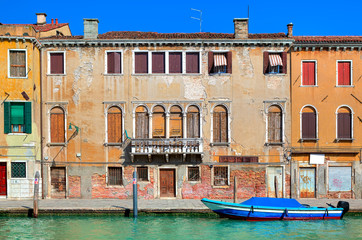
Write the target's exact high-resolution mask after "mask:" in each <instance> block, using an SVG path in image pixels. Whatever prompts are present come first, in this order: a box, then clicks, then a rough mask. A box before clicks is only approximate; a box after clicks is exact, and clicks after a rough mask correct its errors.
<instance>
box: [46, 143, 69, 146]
mask: <svg viewBox="0 0 362 240" xmlns="http://www.w3.org/2000/svg"><path fill="white" fill-rule="evenodd" d="M47 146H48V147H51V146H67V143H47Z"/></svg>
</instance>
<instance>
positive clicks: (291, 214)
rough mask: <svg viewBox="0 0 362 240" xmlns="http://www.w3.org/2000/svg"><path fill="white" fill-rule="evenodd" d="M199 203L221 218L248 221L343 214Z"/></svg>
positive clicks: (333, 210) (326, 210) (329, 210)
mask: <svg viewBox="0 0 362 240" xmlns="http://www.w3.org/2000/svg"><path fill="white" fill-rule="evenodd" d="M201 201H202V202H203V203H204V204H205V205H206V206H207V207H208V208H210V209H211V210H212V211H213V212H215V213H217V214H219V215H220V216H221V217H227V218H231V219H242V220H248V221H273V220H327V219H341V218H342V212H343V208H332V207H331V208H318V207H310V208H309V207H303V208H282V207H263V206H251V205H243V204H236V203H227V202H221V201H213V200H209V199H205V198H204V199H202V200H201Z"/></svg>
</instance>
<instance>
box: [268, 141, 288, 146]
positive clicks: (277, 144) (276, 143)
mask: <svg viewBox="0 0 362 240" xmlns="http://www.w3.org/2000/svg"><path fill="white" fill-rule="evenodd" d="M283 145H284V142H266V143H265V146H283Z"/></svg>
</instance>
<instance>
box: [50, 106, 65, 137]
mask: <svg viewBox="0 0 362 240" xmlns="http://www.w3.org/2000/svg"><path fill="white" fill-rule="evenodd" d="M50 139H51V142H52V143H64V142H65V118H64V111H63V109H62V108H60V107H55V108H52V110H51V111H50Z"/></svg>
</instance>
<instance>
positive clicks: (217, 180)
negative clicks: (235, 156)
mask: <svg viewBox="0 0 362 240" xmlns="http://www.w3.org/2000/svg"><path fill="white" fill-rule="evenodd" d="M228 178H229V176H228V167H214V185H215V186H225V185H228Z"/></svg>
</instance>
